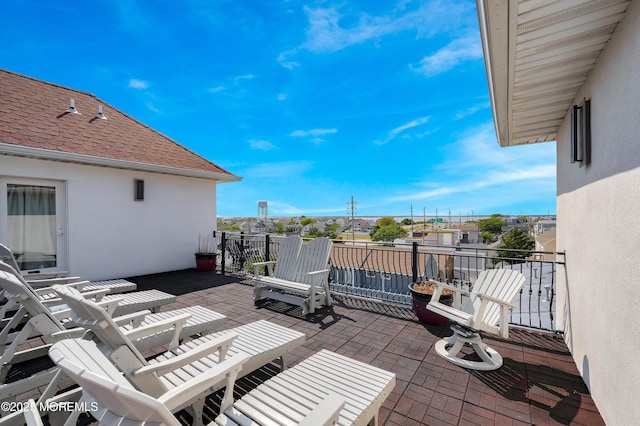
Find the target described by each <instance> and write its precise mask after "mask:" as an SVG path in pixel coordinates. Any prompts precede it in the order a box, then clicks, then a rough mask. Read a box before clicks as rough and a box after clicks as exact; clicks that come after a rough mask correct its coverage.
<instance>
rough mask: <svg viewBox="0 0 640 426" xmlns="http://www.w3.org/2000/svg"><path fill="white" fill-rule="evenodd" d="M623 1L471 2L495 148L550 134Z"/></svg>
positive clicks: (597, 53)
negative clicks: (475, 13)
mask: <svg viewBox="0 0 640 426" xmlns="http://www.w3.org/2000/svg"><path fill="white" fill-rule="evenodd" d="M629 3H630V0H592V1H584V0H560V1H557V0H509V1H506V0H477V4H478V17H479V21H480V31H481V36H482V43H483V49H484V56H485V65H486V68H487V77H488V80H489V91H490V94H491V102H492V107H493V115H494V122H495V126H496V131H497V134H498V140H499V143H500V145H501V146H510V145H519V144H524V143H535V142H547V141H553V140H556V136H557V131H558V128H559V127H560V124H561V123H562V120H563V119H564V117H565V115H566V114H567V111H568V110H569V108H570V106H571V104H572V102H573V100H574V98H575V97H576V94H577V93H578V91H579V90H580V88H581V87H582V85H583V84H584V82H585V80H586V79H587V77H588V76H589V73H590V72H591V69H592V68H593V66H594V65H595V63H596V61H597V60H598V57H599V56H600V53H601V52H602V49H603V48H604V47H605V46H606V44H607V42H608V41H609V40H610V39H611V36H612V34H613V32H614V31H615V29H616V27H617V25H618V23H619V22H620V21H621V20H622V18H623V17H624V14H625V12H626V10H627V7H628V5H629Z"/></svg>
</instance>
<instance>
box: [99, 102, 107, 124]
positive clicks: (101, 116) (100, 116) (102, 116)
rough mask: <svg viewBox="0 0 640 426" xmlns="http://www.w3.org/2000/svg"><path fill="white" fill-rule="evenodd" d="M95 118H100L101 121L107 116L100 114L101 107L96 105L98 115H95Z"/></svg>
mask: <svg viewBox="0 0 640 426" xmlns="http://www.w3.org/2000/svg"><path fill="white" fill-rule="evenodd" d="M96 118H102V119H103V120H106V119H107V116H106V115H104V114H103V113H102V105H98V113H97V114H96Z"/></svg>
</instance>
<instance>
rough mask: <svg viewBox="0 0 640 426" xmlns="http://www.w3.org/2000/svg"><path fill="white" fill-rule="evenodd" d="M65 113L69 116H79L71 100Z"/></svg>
mask: <svg viewBox="0 0 640 426" xmlns="http://www.w3.org/2000/svg"><path fill="white" fill-rule="evenodd" d="M65 111H66V112H70V113H71V114H80V113H79V112H78V110H77V109H76V107H75V103H74V102H73V98H71V102H70V103H69V108H67V109H66V110H65Z"/></svg>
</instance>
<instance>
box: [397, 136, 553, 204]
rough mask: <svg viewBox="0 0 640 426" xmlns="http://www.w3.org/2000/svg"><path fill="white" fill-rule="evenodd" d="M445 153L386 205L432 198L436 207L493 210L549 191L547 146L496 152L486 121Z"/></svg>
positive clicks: (550, 173)
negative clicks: (467, 207) (430, 168)
mask: <svg viewBox="0 0 640 426" xmlns="http://www.w3.org/2000/svg"><path fill="white" fill-rule="evenodd" d="M444 150H446V151H447V152H451V153H455V155H451V156H450V158H448V159H446V160H445V161H444V162H443V163H441V164H439V165H437V166H435V168H434V169H433V170H432V171H431V172H427V173H428V175H427V176H426V178H425V180H423V181H422V182H419V183H417V184H415V186H416V188H415V190H413V191H411V190H409V191H406V188H403V189H401V190H399V193H398V195H395V196H392V197H389V198H388V199H387V202H388V203H394V202H409V201H412V202H418V201H426V200H431V203H434V202H435V203H438V204H440V205H441V206H443V205H447V206H451V207H454V206H455V205H460V204H463V203H464V204H465V205H470V206H474V207H472V208H476V209H478V208H481V206H483V205H484V206H486V207H487V208H488V209H496V208H499V206H500V205H509V204H513V203H515V202H516V201H517V200H522V202H531V198H533V197H538V196H539V195H540V194H543V195H544V197H548V196H549V192H551V193H552V192H553V181H554V180H555V177H556V165H555V146H553V144H551V143H545V144H535V145H527V146H518V147H510V148H501V147H500V146H499V145H498V143H497V142H496V137H495V133H494V130H493V125H491V124H490V123H489V124H486V125H483V126H479V127H476V128H472V129H469V130H468V133H466V134H465V135H463V136H462V137H461V138H460V139H458V140H457V141H455V142H454V143H452V144H449V145H447V146H446V147H444ZM433 176H436V178H435V179H434V178H433ZM487 199H488V200H487Z"/></svg>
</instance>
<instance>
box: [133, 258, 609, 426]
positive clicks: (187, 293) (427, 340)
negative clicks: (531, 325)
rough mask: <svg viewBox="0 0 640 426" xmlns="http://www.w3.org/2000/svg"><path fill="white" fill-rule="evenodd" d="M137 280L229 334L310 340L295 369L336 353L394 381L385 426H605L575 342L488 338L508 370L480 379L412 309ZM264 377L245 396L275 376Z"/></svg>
mask: <svg viewBox="0 0 640 426" xmlns="http://www.w3.org/2000/svg"><path fill="white" fill-rule="evenodd" d="M130 280H132V281H134V282H136V283H137V284H138V288H139V289H141V290H142V289H147V288H157V289H159V290H163V291H166V292H169V293H173V294H176V295H178V299H177V302H176V303H175V304H174V305H170V306H167V308H165V309H169V308H174V307H175V308H177V307H180V306H188V305H195V304H200V305H204V306H207V307H209V308H210V309H213V310H215V311H218V312H220V313H222V314H225V315H226V316H227V317H229V321H228V322H227V324H226V325H225V328H231V327H234V326H237V325H240V324H246V323H248V322H251V321H255V320H258V319H266V320H269V321H273V322H275V323H278V324H281V325H284V326H287V327H291V328H293V329H296V330H299V331H302V332H304V333H305V334H306V335H307V341H306V343H305V344H304V345H303V346H302V347H300V348H298V349H297V350H295V351H293V352H292V353H291V356H290V357H289V359H288V362H289V364H290V365H294V364H295V363H297V362H299V361H300V360H302V359H303V358H306V357H308V356H310V355H311V354H313V353H315V352H316V351H318V350H320V349H329V350H332V351H335V352H338V353H341V354H343V355H347V356H350V357H353V358H356V359H358V360H360V361H364V362H367V363H370V364H372V365H376V366H378V367H381V368H384V369H387V370H389V371H392V372H394V373H395V374H396V376H397V384H396V387H395V389H394V392H393V394H392V395H391V397H390V398H389V399H388V400H387V401H386V402H385V403H384V405H383V407H382V410H381V412H380V424H382V425H385V424H386V425H418V424H429V425H431V424H433V425H437V424H452V425H494V424H499V425H528V424H536V425H553V424H575V425H601V424H604V421H603V419H602V417H601V416H600V414H599V412H598V409H597V408H596V406H595V404H594V402H593V400H592V399H591V395H590V394H589V391H588V389H587V387H586V385H585V384H584V382H583V380H582V378H581V377H580V375H579V373H578V370H577V368H576V366H575V363H574V361H573V359H572V357H571V354H570V353H569V350H568V349H567V347H566V345H565V343H564V342H563V340H562V339H561V338H560V337H558V336H555V335H553V334H550V333H541V332H531V331H525V330H520V329H512V331H511V333H510V338H509V339H508V340H506V341H505V340H501V339H493V338H491V337H488V336H486V337H484V339H485V341H486V342H488V343H489V344H490V345H491V346H493V347H494V348H496V349H497V350H498V352H500V353H501V355H502V356H503V357H504V358H505V363H504V366H503V367H502V368H500V369H498V370H495V371H492V372H479V371H471V370H466V369H463V368H460V367H457V366H455V365H453V364H451V363H449V362H446V361H445V360H443V359H441V358H440V357H439V356H438V355H437V354H436V353H435V350H434V349H433V344H434V343H435V342H436V341H437V340H439V339H440V338H441V337H444V336H447V335H450V334H451V331H450V330H449V328H448V326H446V325H444V326H426V325H423V324H421V323H419V322H418V321H417V319H416V317H415V315H414V314H413V312H412V310H411V309H409V308H404V307H396V306H392V305H387V304H383V303H377V302H371V301H366V300H361V299H354V298H350V297H346V296H336V297H335V298H334V306H333V307H330V308H326V307H325V308H323V309H322V310H320V311H318V312H316V313H315V314H313V315H310V316H309V317H307V318H304V317H303V316H302V315H301V309H300V308H299V307H294V306H292V305H287V304H284V303H281V302H276V301H273V302H266V303H265V302H263V303H261V304H260V305H259V306H258V307H256V306H255V305H254V303H253V299H252V294H253V293H252V287H251V286H249V285H247V284H246V283H242V280H241V279H238V278H236V277H229V276H222V275H218V274H214V273H207V272H197V271H195V270H185V271H176V272H170V273H165V274H157V275H147V276H143V277H135V278H131V279H130ZM263 370H264V371H260V372H257V374H256V375H255V376H251V377H249V378H247V380H245V382H244V383H241V384H240V386H238V387H239V388H242V387H243V386H244V387H247V388H250V387H251V386H252V384H253V385H254V384H255V383H254V382H255V381H257V380H260V377H262V376H268V375H269V374H273V371H272V370H273V369H269V368H268V367H267V368H265V369H263ZM212 403H214V404H215V401H212ZM212 414H213V413H212Z"/></svg>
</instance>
